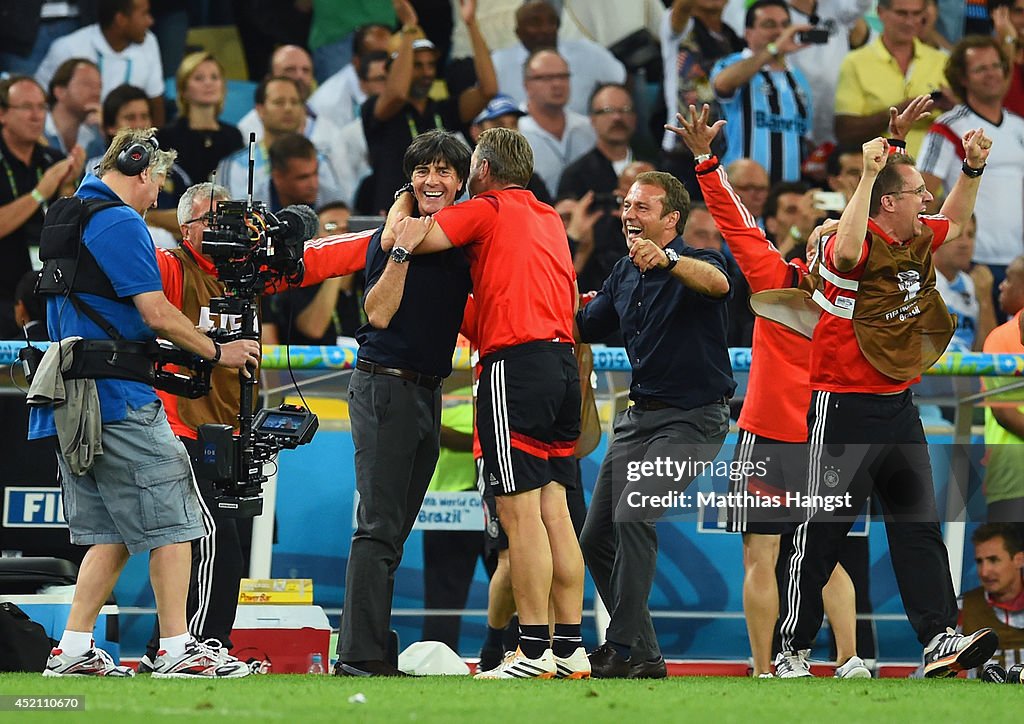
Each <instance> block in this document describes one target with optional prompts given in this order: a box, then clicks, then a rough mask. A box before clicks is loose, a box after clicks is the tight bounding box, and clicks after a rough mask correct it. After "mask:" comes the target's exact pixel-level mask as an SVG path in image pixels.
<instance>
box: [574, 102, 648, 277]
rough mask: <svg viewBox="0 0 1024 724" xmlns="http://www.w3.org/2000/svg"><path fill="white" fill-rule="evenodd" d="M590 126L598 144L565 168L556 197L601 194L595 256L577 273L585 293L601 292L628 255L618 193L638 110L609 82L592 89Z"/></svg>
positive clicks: (597, 201)
mask: <svg viewBox="0 0 1024 724" xmlns="http://www.w3.org/2000/svg"><path fill="white" fill-rule="evenodd" d="M590 125H591V127H592V128H593V130H594V133H595V134H596V136H597V141H596V143H595V144H594V146H593V148H591V149H590V150H589V151H587V152H586V153H585V154H583V155H582V156H580V157H579V158H578V159H576V160H575V161H573V162H572V163H571V164H569V165H568V166H566V168H565V171H563V172H562V176H561V179H560V180H559V182H558V192H557V193H556V195H555V197H556V198H557V199H558V200H559V201H561V200H562V199H575V200H576V201H580V200H581V199H583V198H584V197H585V196H586V195H587V193H588V192H593V193H594V194H597V196H596V197H594V198H593V199H592V200H591V202H590V203H591V206H592V210H594V211H600V213H601V217H600V218H598V219H597V222H596V223H595V225H594V249H593V252H592V253H591V254H590V257H589V258H588V259H587V263H586V264H585V265H584V266H583V269H582V270H580V271H579V272H577V274H578V281H579V287H580V290H581V291H589V290H591V289H600V288H601V286H602V285H603V284H604V280H605V279H606V278H607V277H608V274H610V273H611V270H612V267H614V266H615V263H616V262H617V261H618V260H619V259H620V258H621V257H622V255H623V254H624V253H625V250H626V247H625V239H624V238H623V236H622V222H621V220H620V215H619V204H618V203H617V202H616V196H615V190H616V189H617V188H618V186H619V176H620V175H621V174H622V172H623V171H625V170H626V167H627V166H629V164H631V163H632V162H633V151H632V149H631V148H630V143H631V141H632V140H633V134H634V132H635V131H636V110H635V109H634V106H633V97H632V96H631V95H630V93H629V91H628V90H627V89H626V87H625V86H623V85H620V84H618V83H606V84H604V85H600V86H598V87H597V88H595V89H594V92H593V93H592V94H591V96H590Z"/></svg>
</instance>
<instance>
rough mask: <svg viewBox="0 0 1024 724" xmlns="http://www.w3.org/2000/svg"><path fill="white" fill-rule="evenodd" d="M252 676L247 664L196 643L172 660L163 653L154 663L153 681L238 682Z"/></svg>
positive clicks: (222, 650) (189, 645)
mask: <svg viewBox="0 0 1024 724" xmlns="http://www.w3.org/2000/svg"><path fill="white" fill-rule="evenodd" d="M251 673H252V669H250V668H249V665H248V664H246V663H245V662H244V661H239V660H238V659H236V658H235V657H234V656H232V655H230V654H229V653H227V651H226V650H224V649H220V648H214V647H212V646H210V645H208V644H207V643H205V642H200V641H196V640H195V639H192V640H191V641H190V642H189V643H188V644H187V645H186V646H185V653H183V654H182V655H181V656H178V657H172V656H170V655H168V653H167V652H166V651H164V650H161V651H159V652H158V653H157V655H156V659H154V660H153V678H154V679H196V678H207V679H237V678H240V677H242V676H248V675H249V674H251Z"/></svg>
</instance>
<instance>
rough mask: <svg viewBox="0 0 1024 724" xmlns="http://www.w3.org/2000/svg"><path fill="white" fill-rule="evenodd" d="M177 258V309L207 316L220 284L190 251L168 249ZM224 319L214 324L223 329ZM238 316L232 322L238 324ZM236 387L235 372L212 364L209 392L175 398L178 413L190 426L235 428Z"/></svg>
mask: <svg viewBox="0 0 1024 724" xmlns="http://www.w3.org/2000/svg"><path fill="white" fill-rule="evenodd" d="M171 254H172V255H173V256H174V257H175V258H176V259H178V261H179V262H181V270H182V290H181V312H182V314H184V315H185V316H186V317H188V318H189V320H190V321H191V322H192V323H193V324H196V325H200V324H201V322H202V321H203V316H204V311H205V313H206V315H207V316H208V318H209V319H210V320H211V321H213V320H212V318H210V317H209V314H210V312H209V307H210V299H211V298H212V297H220V296H223V294H224V288H223V287H222V286H221V284H220V282H218V281H217V279H216V278H215V277H213V276H211V275H209V274H207V273H206V272H205V271H203V270H202V269H200V268H199V265H198V264H196V261H195V259H194V258H193V257H192V254H191V253H189V252H188V251H187V250H186V249H184V248H183V247H178V248H176V249H173V250H172V251H171ZM227 321H228V320H221V322H220V324H217V323H214V325H213V326H215V327H223V328H225V329H227V328H228V327H227V326H226V325H227ZM240 323H241V321H240V320H239V321H238V322H237V323H236V326H237V324H240ZM239 396H240V389H239V385H238V372H237V371H236V370H233V369H229V368H227V367H221V366H216V367H214V368H213V371H212V374H211V378H210V393H209V394H208V395H206V396H205V397H200V398H199V399H197V400H188V399H184V398H180V397H179V398H178V417H179V418H181V421H182V422H183V423H184V424H185V425H187V426H188V427H190V428H192V429H193V430H194V429H196V428H198V427H199V426H200V425H203V424H206V423H218V424H221V425H231V426H232V427H234V428H235V429H236V430H237V429H238V405H239Z"/></svg>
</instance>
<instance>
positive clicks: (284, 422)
mask: <svg viewBox="0 0 1024 724" xmlns="http://www.w3.org/2000/svg"><path fill="white" fill-rule="evenodd" d="M302 422H303V418H302V417H298V416H295V415H288V414H286V413H283V412H272V413H270V414H269V415H267V416H266V417H265V418H264V419H263V424H262V425H260V427H261V428H262V429H264V430H267V431H271V430H273V431H275V432H276V431H284V432H294V431H296V430H298V429H299V428H300V427H301V426H302Z"/></svg>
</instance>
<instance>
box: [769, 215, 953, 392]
mask: <svg viewBox="0 0 1024 724" xmlns="http://www.w3.org/2000/svg"><path fill="white" fill-rule="evenodd" d="M933 238H934V234H933V232H932V230H931V229H929V228H928V227H927V226H925V227H924V228H923V231H922V233H921V234H920V235H919V236H917V237H915V238H914V239H912V240H911V241H909V242H907V243H906V244H889V243H887V242H886V241H885V239H883V238H881V237H880V236H878V235H877V234H875V233H874V232H870V233H869V236H868V257H867V261H866V263H865V265H864V271H863V273H862V274H861V276H860V279H857V280H854V279H845V278H843V277H839V276H837V275H835V274H833V273H831V272H830V271H829V270H828V269H827V268H823V267H822V266H821V263H820V260H816V261H815V263H814V264H813V265H812V266H811V268H810V274H808V275H807V276H806V277H804V278H803V279H802V280H801V282H800V285H799V287H797V288H795V289H772V290H768V291H765V292H758V293H757V294H754V295H752V296H751V299H750V306H751V308H752V309H753V310H754V313H755V314H757V315H758V316H762V317H765V318H767V319H771V320H773V321H776V322H779V323H780V324H783V325H785V326H787V327H790V328H791V329H793V330H795V331H797V332H799V333H801V334H803V335H804V336H806V337H811V336H812V333H813V330H814V325H815V324H816V322H817V318H818V317H819V316H820V314H821V312H822V311H824V313H825V314H835V315H837V316H842V317H845V318H846V319H850V320H851V321H852V323H853V331H854V335H855V337H856V339H857V346H858V347H859V348H860V350H861V352H862V353H863V355H864V357H865V358H866V359H867V361H868V362H869V363H870V364H871V366H872V367H874V368H875V369H876V370H878V371H879V372H881V373H882V374H884V375H886V376H888V377H891V378H893V379H896V380H912V379H914V378H915V377H917V376H918V375H920V374H921V373H922V372H924V371H925V370H927V369H928V368H929V367H931V366H932V365H933V364H935V362H936V360H938V358H939V357H940V356H941V355H942V353H943V352H945V351H946V346H947V345H948V344H949V340H950V339H951V338H952V336H953V332H954V331H955V329H956V323H955V319H954V318H953V317H952V316H951V315H950V313H949V310H947V309H946V305H945V303H944V302H943V301H942V297H941V296H940V295H939V291H938V289H936V288H935V268H934V266H933V265H932V258H931V244H932V239H933ZM825 281H828V282H829V283H830V284H831V285H833V286H835V287H837V288H838V289H839V294H838V295H837V296H836V298H835V299H831V300H830V299H828V298H827V296H826V294H825V293H824V292H823V291H822V290H823V289H824V286H825V285H824V282H825ZM851 300H852V303H851Z"/></svg>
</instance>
